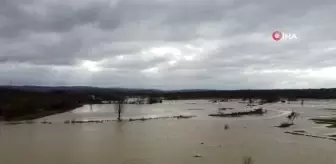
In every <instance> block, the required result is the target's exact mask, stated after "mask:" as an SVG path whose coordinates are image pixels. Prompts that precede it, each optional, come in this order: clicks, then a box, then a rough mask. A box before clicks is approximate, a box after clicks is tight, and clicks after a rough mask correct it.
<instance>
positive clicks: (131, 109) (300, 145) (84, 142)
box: [0, 100, 336, 164]
mask: <svg viewBox="0 0 336 164" xmlns="http://www.w3.org/2000/svg"><path fill="white" fill-rule="evenodd" d="M245 106H246V104H242V103H239V102H238V101H232V102H222V103H221V104H212V103H210V102H208V101H206V100H188V101H167V102H164V103H163V104H154V105H126V106H125V113H124V118H130V117H132V118H134V117H155V116H172V115H180V114H185V115H195V116H197V117H195V118H192V119H179V120H177V119H164V120H148V121H144V122H141V121H135V122H127V121H125V122H121V123H120V122H114V121H112V122H106V123H97V124H64V121H65V120H69V119H76V120H96V119H115V118H116V113H115V111H114V105H107V104H106V105H93V106H92V107H90V106H84V107H81V108H78V109H75V110H73V111H71V112H67V113H62V114H57V115H53V116H48V117H45V118H41V119H38V120H37V121H44V120H47V121H51V122H52V124H39V123H35V124H20V125H3V124H2V125H1V127H0V130H1V131H0V164H224V163H228V164H240V163H242V162H243V157H245V156H250V157H252V159H253V161H254V163H255V164H284V163H293V164H322V163H323V164H336V156H335V153H336V142H335V141H332V140H325V139H318V138H311V137H306V136H296V135H291V134H286V133H284V132H285V131H290V130H298V129H299V130H305V131H307V132H309V133H314V134H318V135H329V134H332V133H335V132H336V129H333V128H326V127H325V126H323V125H321V124H314V123H313V122H312V121H310V120H308V118H311V117H317V116H332V115H334V116H335V114H336V112H335V111H336V110H335V111H333V110H325V108H335V109H336V101H312V100H311V101H306V102H305V104H304V105H303V106H301V105H300V102H292V103H291V104H282V103H275V104H267V105H263V107H264V108H265V109H268V113H267V114H266V115H264V116H246V117H240V118H215V117H209V116H208V114H210V113H214V112H218V107H232V108H235V109H233V110H246V109H247V108H246V107H245ZM190 109H192V110H190ZM292 110H294V111H296V112H299V113H300V117H299V118H298V119H297V120H295V125H294V126H292V127H290V128H286V129H280V128H277V127H274V126H276V125H279V124H280V123H281V122H284V121H286V116H287V115H288V113H289V112H290V111H292ZM225 124H227V125H228V126H229V129H227V130H225V129H224V126H225ZM195 155H200V156H201V157H194V156H195Z"/></svg>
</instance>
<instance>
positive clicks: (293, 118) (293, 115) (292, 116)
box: [287, 111, 299, 124]
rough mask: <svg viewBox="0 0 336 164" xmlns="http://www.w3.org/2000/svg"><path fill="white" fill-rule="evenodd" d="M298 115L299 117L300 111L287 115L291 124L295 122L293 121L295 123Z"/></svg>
mask: <svg viewBox="0 0 336 164" xmlns="http://www.w3.org/2000/svg"><path fill="white" fill-rule="evenodd" d="M297 117H299V113H296V112H294V111H293V112H292V113H291V114H289V115H288V116H287V118H288V122H290V123H291V124H293V123H294V120H295V119H296V118H297Z"/></svg>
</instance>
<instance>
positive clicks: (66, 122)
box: [5, 115, 196, 125]
mask: <svg viewBox="0 0 336 164" xmlns="http://www.w3.org/2000/svg"><path fill="white" fill-rule="evenodd" d="M193 117H196V116H190V115H176V116H161V117H147V118H146V117H142V118H129V119H123V120H122V121H128V122H133V121H148V120H158V119H189V118H193ZM111 121H118V120H115V119H105V120H76V119H73V120H66V121H64V124H86V123H106V122H111ZM35 123H41V124H52V123H53V122H51V121H41V122H38V121H33V120H29V121H10V122H6V123H5V125H20V124H35Z"/></svg>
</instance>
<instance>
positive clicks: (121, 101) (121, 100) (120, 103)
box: [115, 97, 125, 121]
mask: <svg viewBox="0 0 336 164" xmlns="http://www.w3.org/2000/svg"><path fill="white" fill-rule="evenodd" d="M124 103H125V98H124V97H120V98H118V100H117V103H116V107H115V110H116V112H117V113H118V121H121V120H122V119H121V115H122V113H123V112H124Z"/></svg>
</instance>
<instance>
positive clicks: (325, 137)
mask: <svg viewBox="0 0 336 164" xmlns="http://www.w3.org/2000/svg"><path fill="white" fill-rule="evenodd" d="M285 133H288V134H292V135H299V136H307V137H313V138H320V139H328V140H333V141H336V138H333V137H328V136H319V135H315V134H309V133H306V132H297V131H292V132H291V131H287V132H285Z"/></svg>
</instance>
